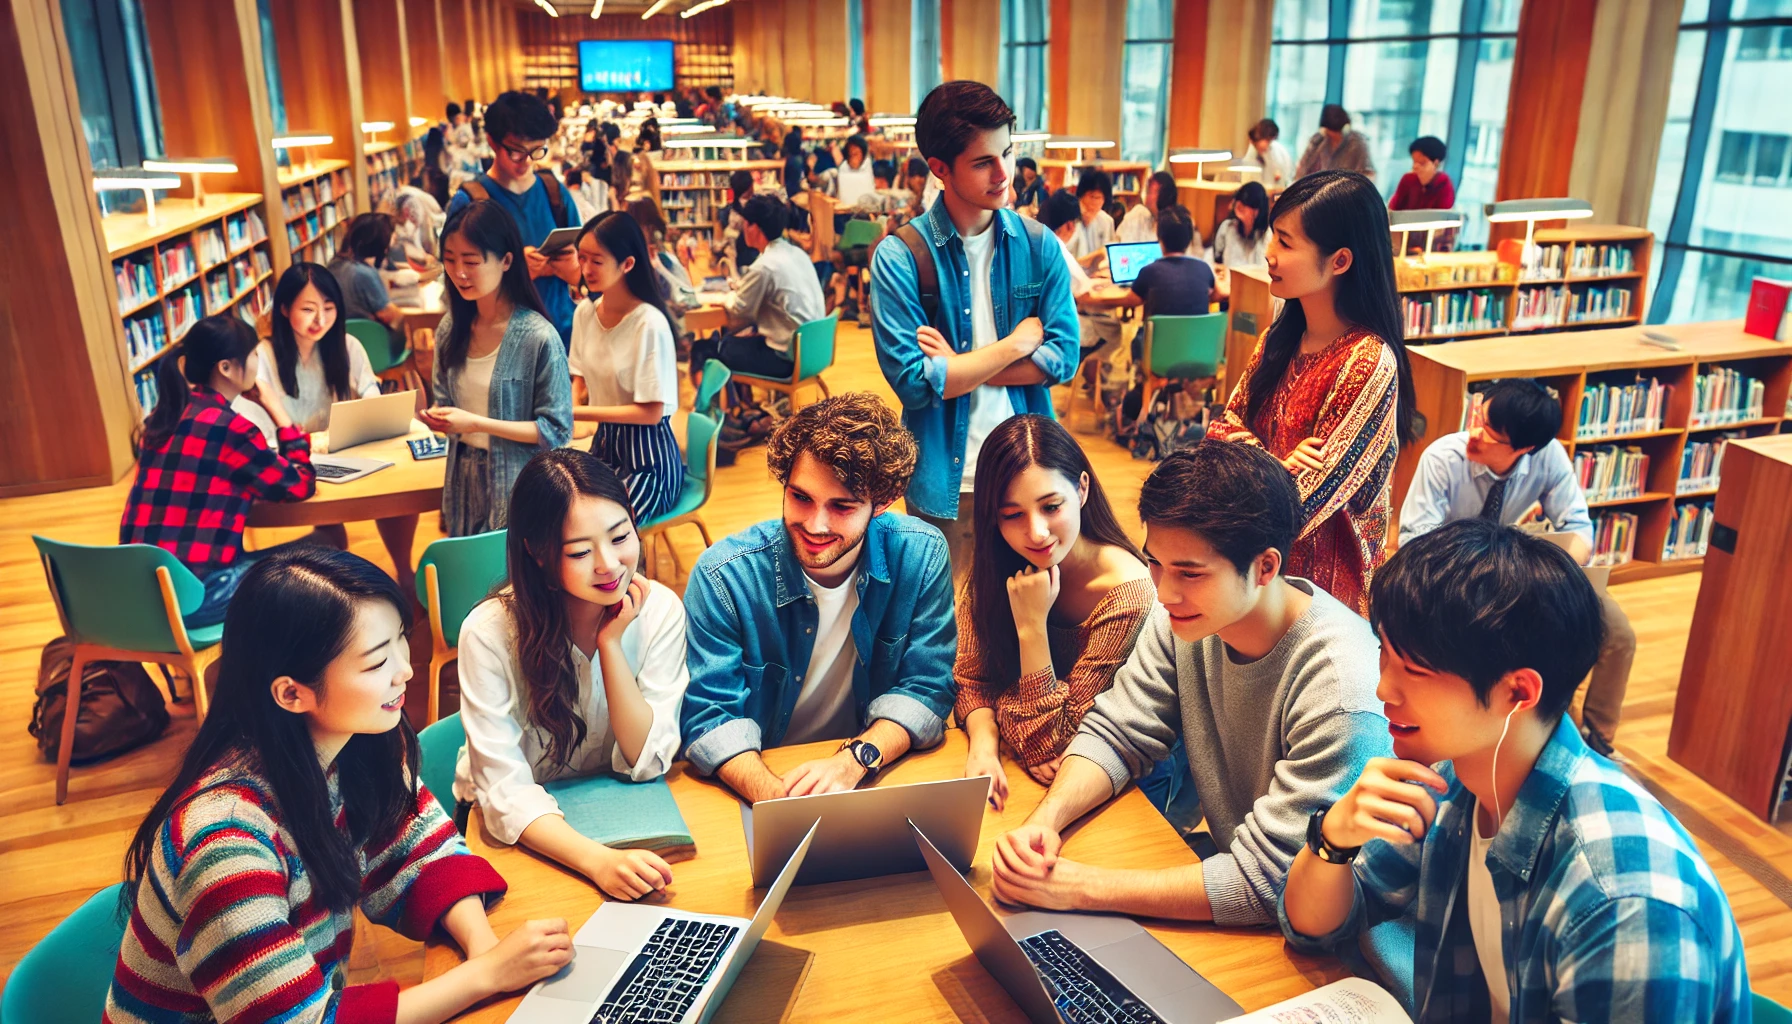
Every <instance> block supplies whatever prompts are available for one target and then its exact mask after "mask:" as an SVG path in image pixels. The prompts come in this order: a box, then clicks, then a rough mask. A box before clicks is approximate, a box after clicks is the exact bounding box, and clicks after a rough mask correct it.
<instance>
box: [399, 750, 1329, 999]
mask: <svg viewBox="0 0 1792 1024" xmlns="http://www.w3.org/2000/svg"><path fill="white" fill-rule="evenodd" d="M837 747H838V744H837V743H834V742H832V741H829V742H823V743H812V744H807V745H805V746H799V747H782V748H779V749H776V750H771V751H768V752H766V755H765V759H766V761H767V763H768V764H769V765H770V766H771V768H772V769H773V770H774V771H779V772H785V771H789V770H790V769H791V768H793V767H795V766H796V765H797V764H800V763H801V762H803V761H807V760H811V759H813V758H818V757H825V756H827V755H828V754H831V753H833V752H834V750H835V749H836V748H837ZM965 749H966V743H965V738H964V733H963V732H961V731H959V730H956V729H953V730H948V731H947V733H946V740H945V742H944V743H943V744H942V745H941V746H940V747H938V748H936V749H934V750H932V751H928V752H925V753H922V754H918V755H911V756H910V757H907V758H904V759H903V760H902V761H899V762H898V763H897V764H895V765H894V766H893V767H892V768H890V769H889V771H888V772H886V773H885V775H884V776H883V777H882V778H880V779H879V780H878V784H879V785H892V784H898V783H906V782H925V781H932V780H937V779H947V778H956V777H959V776H960V775H962V774H963V772H964V758H965ZM1006 767H1007V769H1008V786H1009V793H1010V796H1009V800H1008V805H1007V808H1006V809H1005V810H1004V811H1002V812H1001V813H1000V814H997V813H994V812H990V813H987V814H986V815H985V816H984V821H983V834H982V837H981V839H980V841H979V844H978V848H977V858H976V860H975V862H974V865H973V868H972V872H971V876H970V881H971V884H972V885H974V886H975V887H976V888H977V890H978V891H979V892H981V893H983V894H984V896H985V898H986V899H987V898H989V890H990V856H991V853H992V851H993V850H994V843H995V841H996V839H997V838H998V837H999V836H1001V834H1002V833H1003V832H1006V831H1007V830H1008V829H1010V828H1014V827H1016V826H1018V825H1020V824H1021V823H1022V822H1023V821H1024V820H1025V819H1026V817H1027V815H1028V814H1030V813H1031V812H1032V810H1033V808H1034V807H1035V806H1036V805H1037V804H1038V803H1039V800H1040V798H1041V797H1042V796H1043V795H1044V789H1043V788H1042V787H1041V786H1040V785H1039V784H1038V783H1036V782H1034V781H1033V780H1032V779H1030V778H1028V777H1027V775H1026V774H1025V773H1024V772H1022V771H1021V770H1020V769H1019V768H1018V767H1016V766H1015V765H1014V764H1013V763H1012V762H1008V763H1007V764H1006ZM667 779H668V781H669V782H670V783H671V786H672V792H673V794H674V795H675V796H676V798H677V800H678V805H679V809H680V810H681V811H683V813H684V819H685V823H686V824H687V825H689V826H690V832H691V836H692V838H694V839H695V840H696V845H697V853H696V855H695V857H694V858H693V859H689V860H685V861H682V862H675V863H674V864H673V865H672V872H673V876H674V881H673V884H672V885H671V887H670V888H669V890H668V891H667V894H666V895H665V896H664V897H662V898H663V900H664V902H665V903H666V904H667V905H669V906H673V907H678V908H680V909H684V910H690V911H697V912H704V913H713V914H731V915H735V916H739V917H751V916H752V914H753V910H754V908H755V907H757V906H758V903H759V899H760V897H761V896H762V895H763V893H762V892H760V891H758V890H755V889H754V888H753V887H752V881H751V879H750V877H749V874H748V870H747V855H746V840H745V837H744V835H743V833H742V830H741V822H740V804H739V802H738V801H737V800H736V799H735V797H734V795H733V794H732V793H731V792H729V791H728V790H726V789H724V788H723V787H722V786H721V785H720V784H719V783H716V782H712V781H709V780H705V779H701V778H699V777H697V776H696V775H695V774H693V773H692V772H691V771H690V769H689V766H688V765H686V764H684V763H682V762H681V763H680V764H678V765H676V766H675V767H674V768H673V769H672V772H671V773H670V774H669V775H668V776H667ZM467 843H468V845H469V846H471V847H472V849H473V850H474V852H476V853H479V854H482V855H484V856H485V857H487V858H488V859H489V860H490V861H491V863H492V865H493V866H494V867H496V868H497V869H498V871H499V873H501V874H502V875H503V876H504V877H505V879H507V880H508V881H509V883H510V894H509V896H507V897H506V898H505V899H504V901H503V902H502V903H500V904H499V905H498V906H497V907H495V908H494V909H493V911H492V915H491V916H492V924H493V926H494V927H495V928H496V929H497V931H498V934H499V935H503V934H505V933H507V932H508V931H510V930H511V929H512V928H515V927H516V926H517V925H519V924H521V923H522V922H524V921H526V920H529V919H531V918H543V917H564V918H565V919H566V922H567V924H568V926H569V927H571V928H572V929H573V930H574V931H577V930H578V928H579V926H580V925H582V924H584V923H585V919H586V918H587V917H589V916H590V915H591V914H592V913H593V912H594V911H595V910H596V909H597V908H598V906H599V905H600V904H601V903H602V902H603V897H602V896H601V895H600V894H599V893H598V891H597V889H596V888H595V887H594V886H593V885H592V884H591V883H590V882H588V881H586V880H585V879H584V878H583V877H581V876H577V875H575V874H573V873H571V872H569V871H566V870H565V869H562V868H560V867H559V866H557V865H555V864H552V863H550V862H548V861H546V860H545V859H543V858H541V857H538V856H537V855H535V854H533V853H531V852H529V851H526V850H524V849H522V848H521V847H508V846H503V845H500V844H498V843H497V842H496V841H495V840H493V839H492V838H491V837H490V835H489V834H488V833H486V832H485V830H484V827H483V825H482V823H481V821H480V817H479V814H478V812H477V811H475V813H474V814H473V817H472V821H471V823H470V824H469V826H468V836H467ZM1064 854H1065V856H1068V857H1072V858H1076V859H1080V860H1084V861H1087V862H1089V863H1094V864H1100V865H1104V866H1109V867H1116V868H1158V867H1171V866H1174V865H1178V864H1187V863H1190V862H1192V861H1193V860H1194V859H1195V858H1194V855H1193V854H1192V853H1190V852H1189V849H1188V847H1187V846H1186V845H1184V844H1183V842H1182V840H1181V839H1180V838H1178V837H1177V835H1176V833H1175V832H1174V831H1173V830H1172V829H1171V828H1170V826H1169V825H1168V824H1167V823H1166V822H1165V821H1164V819H1163V817H1162V816H1161V815H1159V814H1158V812H1157V810H1156V809H1155V808H1153V807H1152V806H1151V804H1150V803H1149V802H1148V801H1147V800H1146V799H1145V797H1144V796H1143V795H1142V794H1141V793H1140V792H1139V791H1138V790H1137V789H1134V788H1129V789H1127V790H1126V792H1125V793H1123V794H1122V795H1121V796H1120V797H1119V798H1118V799H1116V800H1114V801H1113V802H1111V803H1110V804H1108V805H1107V806H1106V807H1104V808H1103V809H1101V810H1100V811H1099V812H1097V813H1096V814H1095V815H1094V816H1093V817H1092V818H1090V819H1089V820H1088V821H1086V822H1085V823H1083V825H1082V826H1081V827H1079V828H1075V829H1073V830H1072V832H1071V833H1070V834H1069V836H1068V837H1067V838H1066V840H1065V844H1064ZM997 912H998V913H1001V914H1007V913H1011V912H1012V911H1011V910H1010V909H1008V908H1005V907H1001V906H999V905H998V906H997ZM1148 927H1149V929H1150V931H1151V933H1152V934H1153V935H1155V936H1157V938H1158V939H1159V940H1160V941H1162V942H1163V943H1164V944H1165V945H1166V946H1168V947H1169V948H1170V949H1172V950H1174V951H1175V952H1176V954H1177V955H1178V956H1180V957H1182V959H1184V960H1185V961H1187V962H1188V963H1189V964H1191V965H1193V966H1194V967H1195V969H1196V970H1198V971H1200V972H1201V973H1202V974H1203V975H1205V976H1206V977H1207V978H1208V979H1209V980H1210V981H1212V982H1213V983H1214V984H1216V985H1218V986H1219V987H1220V988H1221V989H1223V990H1224V991H1225V992H1226V993H1227V994H1228V995H1230V996H1231V997H1232V998H1234V999H1236V1000H1238V1002H1239V1003H1240V1004H1241V1005H1243V1006H1244V1007H1245V1008H1246V1009H1247V1010H1252V1009H1259V1008H1261V1007H1264V1006H1267V1005H1269V1004H1271V1003H1274V1002H1278V1001H1280V1000H1282V999H1287V998H1289V997H1291V996H1294V995H1298V994H1299V993H1301V992H1305V991H1307V990H1309V989H1312V988H1314V987H1317V986H1318V985H1322V984H1325V983H1327V982H1329V981H1334V980H1336V979H1338V978H1340V977H1343V976H1345V973H1346V972H1345V971H1344V969H1343V968H1342V966H1341V965H1340V964H1338V963H1337V962H1336V961H1333V960H1330V959H1325V958H1313V957H1306V956H1301V955H1299V954H1295V953H1292V952H1290V951H1289V950H1288V949H1287V948H1286V947H1285V946H1284V945H1283V942H1282V937H1281V934H1280V933H1279V932H1277V931H1275V930H1274V929H1271V928H1254V929H1228V928H1215V927H1214V926H1212V925H1196V924H1172V923H1153V924H1150V925H1149V926H1148ZM460 962H461V957H460V952H459V950H458V949H457V948H456V947H454V946H453V945H452V944H446V943H442V942H440V941H438V942H435V943H432V944H431V946H430V948H429V951H428V957H427V961H426V964H425V968H424V974H425V977H429V978H433V977H437V976H439V975H441V974H442V973H443V972H445V971H447V970H448V969H450V968H452V967H453V966H454V965H456V964H458V963H460ZM519 998H520V995H519V996H513V997H510V998H506V999H499V1000H493V1001H491V1002H488V1003H486V1004H484V1005H482V1006H480V1007H476V1008H474V1009H473V1010H471V1011H469V1012H468V1013H466V1014H465V1015H464V1016H463V1017H462V1018H460V1019H462V1020H465V1021H477V1022H482V1024H499V1022H502V1021H504V1020H505V1019H506V1018H507V1017H509V1015H510V1013H511V1011H512V1010H514V1009H515V1008H516V1004H517V1001H518V999H519ZM717 1019H718V1020H721V1021H729V1022H734V1021H799V1022H800V1021H825V1022H828V1024H839V1022H844V1021H863V1020H876V1021H880V1022H903V1021H914V1022H922V1021H941V1020H964V1021H988V1022H991V1024H1002V1022H1008V1021H1014V1022H1024V1021H1025V1017H1024V1016H1023V1015H1022V1014H1021V1012H1020V1008H1019V1007H1017V1006H1016V1005H1015V1004H1014V1002H1013V1001H1012V1000H1011V999H1010V998H1009V997H1008V995H1007V993H1006V992H1004V991H1003V990H1002V988H1001V986H1000V985H998V984H997V983H996V981H995V979H993V978H991V977H990V976H989V974H988V973H986V972H985V971H984V970H983V968H982V966H981V965H980V964H979V963H978V962H977V960H976V958H975V957H973V956H972V954H971V950H970V947H969V946H967V945H966V944H965V940H964V937H963V935H962V934H961V933H960V932H959V930H958V927H957V925H955V924H954V923H953V921H952V918H951V915H950V914H948V913H947V911H946V905H945V903H944V901H942V900H941V899H940V896H939V891H938V890H937V889H936V888H935V887H934V883H933V880H932V878H931V877H929V876H928V874H927V873H926V872H916V873H912V874H904V875H890V876H885V877H882V878H868V879H861V880H858V881H850V882H832V883H828V884H825V885H813V886H800V887H797V888H794V889H792V890H791V891H790V895H789V896H788V897H787V898H786V899H785V901H784V904H783V906H782V907H781V908H780V909H779V911H778V915H777V918H776V919H775V920H774V921H773V923H772V927H771V931H770V932H768V933H767V935H766V938H765V941H764V942H762V943H761V944H760V946H759V948H758V950H757V951H756V952H755V953H754V955H753V959H752V960H751V961H750V962H749V963H748V965H747V967H746V970H745V971H744V972H743V973H742V975H741V977H740V980H739V981H738V982H737V983H736V984H735V986H734V989H733V991H732V992H731V993H730V995H729V998H728V1000H727V1001H726V1002H725V1003H724V1004H723V1006H722V1008H721V1012H720V1014H719V1016H718V1018H717Z"/></svg>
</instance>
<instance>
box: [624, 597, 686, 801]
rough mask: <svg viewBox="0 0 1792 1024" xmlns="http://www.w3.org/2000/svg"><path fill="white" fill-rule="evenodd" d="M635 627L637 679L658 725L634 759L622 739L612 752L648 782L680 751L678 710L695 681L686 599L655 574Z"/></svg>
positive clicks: (627, 771)
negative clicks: (687, 650)
mask: <svg viewBox="0 0 1792 1024" xmlns="http://www.w3.org/2000/svg"><path fill="white" fill-rule="evenodd" d="M629 628H630V629H634V630H639V631H640V635H639V636H638V637H637V638H636V639H637V640H638V641H639V642H640V651H641V664H640V665H639V666H638V667H637V668H636V669H635V685H636V686H638V687H640V688H641V696H642V697H644V698H646V700H647V704H648V706H649V707H651V708H652V709H653V725H652V727H651V728H649V729H648V730H647V741H646V742H645V743H643V744H642V745H641V756H640V758H639V759H638V760H637V761H636V762H635V763H634V764H633V765H630V764H629V763H628V759H627V758H625V757H623V756H622V745H621V744H620V743H619V744H617V745H616V747H615V749H613V750H612V751H611V752H610V767H611V768H613V769H614V770H615V771H616V773H617V774H619V775H627V776H628V777H629V778H630V779H632V780H634V781H635V782H646V781H647V780H649V779H657V778H659V777H660V776H662V775H664V774H666V772H667V771H668V770H669V769H671V767H672V762H673V761H674V760H676V759H677V757H678V745H679V744H678V741H679V732H678V716H679V713H680V712H681V711H682V710H683V706H684V691H685V687H686V686H687V685H689V683H690V681H691V671H690V668H689V667H688V665H687V664H686V662H685V646H684V628H685V616H684V604H683V602H681V601H679V600H678V596H677V595H676V594H674V593H673V592H672V591H671V590H670V589H668V588H667V587H666V586H665V585H664V584H662V583H659V582H657V581H653V580H649V581H648V594H647V604H646V605H645V606H644V607H643V608H642V609H641V616H640V618H638V619H636V620H635V621H634V622H633V623H632V624H631V625H630V627H629Z"/></svg>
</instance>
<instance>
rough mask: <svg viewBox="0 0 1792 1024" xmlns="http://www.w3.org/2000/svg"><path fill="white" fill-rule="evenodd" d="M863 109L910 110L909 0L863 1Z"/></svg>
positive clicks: (911, 105)
mask: <svg viewBox="0 0 1792 1024" xmlns="http://www.w3.org/2000/svg"><path fill="white" fill-rule="evenodd" d="M860 10H861V12H862V14H863V16H864V19H865V22H864V29H865V47H864V52H865V109H867V110H877V111H884V112H895V111H901V110H912V109H913V107H914V105H913V103H912V101H911V98H910V96H909V74H908V72H909V51H910V50H911V49H912V47H911V45H910V43H911V40H912V38H913V37H912V36H911V25H910V11H911V5H910V0H863V5H862V7H861V8H860Z"/></svg>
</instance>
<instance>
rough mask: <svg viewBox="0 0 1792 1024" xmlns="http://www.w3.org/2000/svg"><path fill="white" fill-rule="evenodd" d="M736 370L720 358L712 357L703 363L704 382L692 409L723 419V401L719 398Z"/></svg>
mask: <svg viewBox="0 0 1792 1024" xmlns="http://www.w3.org/2000/svg"><path fill="white" fill-rule="evenodd" d="M733 376H734V371H733V370H730V369H728V364H727V363H724V362H722V361H721V360H720V359H711V360H709V361H708V362H706V363H704V364H703V383H702V384H701V385H700V386H699V387H698V388H697V402H696V404H695V405H693V406H691V409H692V411H694V412H700V413H702V414H703V415H705V416H709V417H711V418H713V419H718V420H719V419H721V418H722V416H721V412H722V410H721V403H720V402H718V401H717V399H718V398H719V397H720V396H721V394H722V389H723V388H725V387H727V386H728V380H729V378H731V377H733Z"/></svg>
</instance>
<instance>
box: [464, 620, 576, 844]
mask: <svg viewBox="0 0 1792 1024" xmlns="http://www.w3.org/2000/svg"><path fill="white" fill-rule="evenodd" d="M519 675H520V670H519V669H518V667H517V661H516V642H515V640H514V638H513V636H512V633H511V629H510V621H509V615H508V614H507V613H506V612H505V611H504V609H503V606H502V605H501V604H499V603H498V602H497V601H495V600H493V601H487V602H486V603H484V604H482V605H480V606H479V607H478V608H475V609H474V610H473V614H471V615H469V616H467V622H466V625H464V626H462V627H461V632H460V720H461V725H463V726H464V727H465V728H466V730H467V766H468V772H469V775H470V776H471V778H470V779H468V780H461V779H458V778H457V779H456V780H455V788H456V789H457V790H460V789H461V787H462V783H463V782H470V783H471V786H472V790H473V792H472V793H471V794H467V793H465V792H459V793H457V794H456V795H457V796H461V797H462V798H465V797H466V796H468V795H471V796H472V797H473V798H474V799H476V800H478V801H479V810H480V814H481V815H482V816H483V817H484V819H485V827H486V828H487V829H490V830H491V833H492V835H493V836H494V837H495V838H496V839H497V840H498V841H499V842H502V843H511V844H514V843H515V842H516V841H517V840H518V839H519V838H521V837H522V834H523V830H524V829H526V828H528V827H529V825H530V823H531V822H533V821H534V820H535V819H536V818H539V817H541V816H542V815H544V814H559V813H560V805H559V804H558V803H556V802H555V801H554V798H553V797H551V796H549V795H548V791H547V790H545V789H543V788H542V787H541V785H540V784H539V783H537V782H536V781H535V768H534V766H533V765H531V764H530V763H529V761H528V759H527V758H526V757H524V756H523V723H522V720H521V719H520V718H519V717H518V716H519V715H523V714H526V712H525V711H524V710H523V708H522V705H521V696H520V687H519V686H518V685H517V684H518V683H519V682H520V679H519V678H518V677H519Z"/></svg>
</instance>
